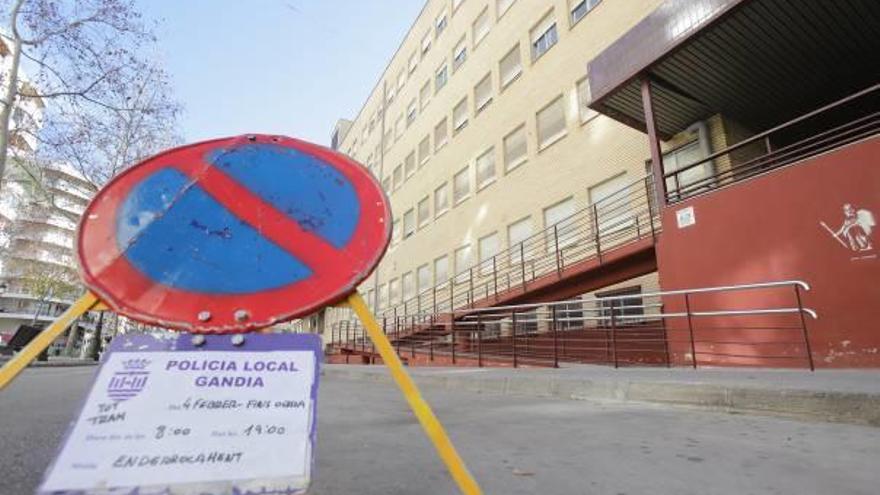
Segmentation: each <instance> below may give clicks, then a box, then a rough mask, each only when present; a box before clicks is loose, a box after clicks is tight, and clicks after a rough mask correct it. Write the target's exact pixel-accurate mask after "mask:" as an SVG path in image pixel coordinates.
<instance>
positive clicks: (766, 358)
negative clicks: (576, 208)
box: [330, 280, 817, 370]
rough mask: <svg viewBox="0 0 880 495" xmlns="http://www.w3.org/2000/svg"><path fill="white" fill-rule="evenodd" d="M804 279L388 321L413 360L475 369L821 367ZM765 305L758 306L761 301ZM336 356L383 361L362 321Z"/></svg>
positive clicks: (344, 331)
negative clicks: (810, 328) (377, 356)
mask: <svg viewBox="0 0 880 495" xmlns="http://www.w3.org/2000/svg"><path fill="white" fill-rule="evenodd" d="M809 289H810V287H809V285H807V284H806V283H805V282H802V281H797V280H794V281H779V282H766V283H755V284H745V285H732V286H724V287H708V288H699V289H687V290H673V291H657V292H646V293H638V294H626V295H620V296H611V297H593V298H586V299H572V300H566V301H556V302H545V303H535V304H520V305H513V306H499V307H492V308H477V309H467V310H457V311H452V312H449V313H447V314H442V313H440V314H433V313H430V314H426V313H414V314H406V315H398V316H397V317H394V318H389V317H387V316H386V317H383V318H380V322H381V323H382V328H383V331H384V332H385V333H386V334H387V335H388V336H389V338H390V339H391V340H392V342H393V344H394V346H395V348H396V349H397V352H398V354H399V355H400V356H401V358H402V359H403V360H405V361H412V362H417V361H421V362H424V363H425V364H430V363H438V364H440V363H442V364H452V365H469V366H479V367H482V366H513V367H519V366H553V367H558V366H559V365H560V363H592V364H607V365H611V366H614V367H615V368H616V367H619V366H632V365H641V366H671V365H672V364H673V363H678V364H689V365H691V366H693V367H694V368H697V367H698V366H700V365H712V364H736V365H743V366H749V365H751V366H802V365H805V366H806V367H809V369H810V370H813V369H814V363H813V357H812V349H811V345H810V338H809V332H808V328H807V319H808V318H809V319H816V318H817V314H816V312H815V311H813V310H812V309H810V308H807V307H804V305H803V300H802V295H803V293H804V292H806V291H809ZM759 301H760V302H761V303H763V304H757V303H758V302H759ZM330 332H331V335H330V339H331V342H334V343H333V344H331V350H332V351H336V352H341V353H343V354H352V353H357V354H359V355H362V356H375V354H376V353H375V349H374V348H373V346H372V343H371V342H370V341H369V340H368V339H367V338H366V337H365V336H364V334H363V332H362V329H361V328H360V327H359V324H358V323H356V322H354V321H343V322H340V323H338V324H336V325H334V326H332V327H331V329H330Z"/></svg>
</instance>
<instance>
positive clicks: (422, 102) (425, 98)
mask: <svg viewBox="0 0 880 495" xmlns="http://www.w3.org/2000/svg"><path fill="white" fill-rule="evenodd" d="M429 101H431V80H430V79H428V80H427V81H425V84H423V85H422V89H420V90H419V107H420V108H421V109H422V110H424V109H425V107H426V106H428V102H429Z"/></svg>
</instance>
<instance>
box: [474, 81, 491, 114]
mask: <svg viewBox="0 0 880 495" xmlns="http://www.w3.org/2000/svg"><path fill="white" fill-rule="evenodd" d="M483 83H488V87H489V89H488V92H487V95H488V97H487V98H486V99H485V100H484V101H483V103H482V104H480V102H479V100H478V95H479V92H478V91H479V89H480V87H481V86H482V85H483ZM492 90H493V87H492V72H491V71H489V72H488V73H486V75H485V76H483V78H482V79H480V80H479V81H478V82H477V84H475V85H474V109H475V110H474V113H475V114H476V115H479V114H480V112H482V111H483V110H485V109H486V108H487V107H488V106H489V105H491V104H492V100H493V99H494V96H495V95H494V93H493V92H492Z"/></svg>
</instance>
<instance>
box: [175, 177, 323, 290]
mask: <svg viewBox="0 0 880 495" xmlns="http://www.w3.org/2000/svg"><path fill="white" fill-rule="evenodd" d="M175 168H176V169H177V170H180V171H181V172H183V173H184V174H186V175H187V176H188V177H189V178H191V179H193V180H195V181H196V182H197V183H198V185H199V186H200V187H201V188H202V189H204V191H205V192H207V193H208V194H209V195H211V197H213V198H214V199H215V200H217V201H218V202H219V203H220V204H222V205H223V206H224V207H225V208H226V209H228V210H229V211H230V212H232V214H233V215H235V216H236V217H238V218H239V219H241V220H242V221H244V222H245V223H247V224H248V225H250V226H251V227H253V228H254V229H255V230H256V231H257V232H259V234H260V235H262V236H263V237H265V238H266V239H269V240H270V241H272V242H274V243H275V244H277V245H278V246H279V247H281V248H282V249H284V250H285V251H287V252H288V253H290V254H292V255H293V256H294V257H296V258H297V259H298V260H299V261H301V262H302V263H304V264H305V265H306V266H308V267H309V269H311V270H312V273H315V274H317V273H318V272H319V270H320V271H322V272H326V271H327V269H332V266H333V264H332V263H331V264H329V266H328V263H327V261H328V259H332V258H330V254H331V253H334V252H336V251H338V250H337V249H336V247H335V246H333V245H332V244H330V243H329V242H327V241H326V240H324V239H323V238H322V237H321V236H319V235H317V234H315V233H314V232H311V231H308V230H306V229H303V228H302V226H301V225H300V224H299V222H297V221H296V220H294V219H292V218H290V217H288V216H287V215H285V214H284V213H282V212H281V211H279V210H278V209H277V208H275V207H274V206H272V205H271V204H270V203H268V202H266V201H265V200H264V199H263V198H261V197H260V196H258V195H256V194H254V193H253V192H251V190H250V189H248V188H246V187H244V186H243V185H241V184H240V183H239V182H238V181H236V180H235V179H233V178H232V177H230V176H228V175H226V174H225V173H223V172H222V171H221V170H219V169H217V168H216V167H214V166H211V165H209V164H205V163H195V164H185V165H175ZM336 256H339V254H336Z"/></svg>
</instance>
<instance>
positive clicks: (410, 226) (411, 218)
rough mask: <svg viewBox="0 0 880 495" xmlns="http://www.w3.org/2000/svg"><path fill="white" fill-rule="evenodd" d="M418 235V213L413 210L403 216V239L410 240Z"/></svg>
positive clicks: (407, 211)
mask: <svg viewBox="0 0 880 495" xmlns="http://www.w3.org/2000/svg"><path fill="white" fill-rule="evenodd" d="M415 233H416V213H415V211H413V209H412V208H410V209H408V210H406V213H404V214H403V238H404V239H408V238H409V237H410V236H412V235H413V234H415Z"/></svg>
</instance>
